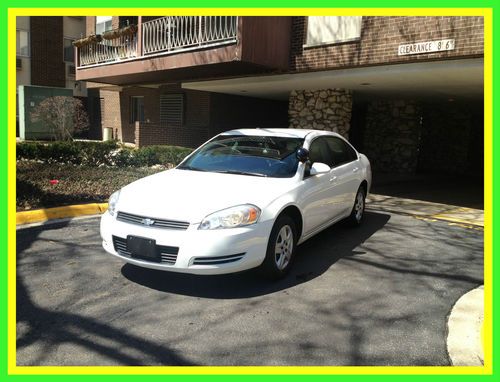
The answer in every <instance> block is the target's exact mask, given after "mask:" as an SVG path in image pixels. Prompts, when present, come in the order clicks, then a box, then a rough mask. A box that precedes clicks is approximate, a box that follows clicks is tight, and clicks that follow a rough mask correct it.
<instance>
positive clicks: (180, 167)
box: [177, 165, 207, 171]
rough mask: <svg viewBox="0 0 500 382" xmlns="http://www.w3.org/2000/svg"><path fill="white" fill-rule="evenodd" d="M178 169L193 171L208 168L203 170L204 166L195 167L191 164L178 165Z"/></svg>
mask: <svg viewBox="0 0 500 382" xmlns="http://www.w3.org/2000/svg"><path fill="white" fill-rule="evenodd" d="M177 169H178V170H191V171H207V170H203V169H202V168H198V167H193V166H190V165H184V166H179V167H177Z"/></svg>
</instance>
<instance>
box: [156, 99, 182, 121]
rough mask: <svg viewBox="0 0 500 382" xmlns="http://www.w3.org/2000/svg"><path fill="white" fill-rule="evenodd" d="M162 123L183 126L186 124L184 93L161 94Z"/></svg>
mask: <svg viewBox="0 0 500 382" xmlns="http://www.w3.org/2000/svg"><path fill="white" fill-rule="evenodd" d="M160 124H161V125H164V126H165V125H166V126H182V125H183V124H184V94H162V95H161V96H160Z"/></svg>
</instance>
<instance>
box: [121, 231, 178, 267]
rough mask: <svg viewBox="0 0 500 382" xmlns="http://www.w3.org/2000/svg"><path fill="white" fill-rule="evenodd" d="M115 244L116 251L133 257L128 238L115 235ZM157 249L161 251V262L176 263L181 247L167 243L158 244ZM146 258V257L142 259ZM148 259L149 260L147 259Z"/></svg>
mask: <svg viewBox="0 0 500 382" xmlns="http://www.w3.org/2000/svg"><path fill="white" fill-rule="evenodd" d="M113 246H114V248H115V251H116V252H117V253H118V254H119V255H121V256H125V257H132V253H131V252H130V251H129V250H128V248H127V239H124V238H121V237H118V236H113ZM156 250H157V251H158V252H159V253H160V256H161V261H160V262H161V263H162V264H169V265H174V264H175V262H176V261H177V254H178V253H179V247H170V246H167V245H157V246H156ZM141 260H145V259H141ZM145 261H148V260H145Z"/></svg>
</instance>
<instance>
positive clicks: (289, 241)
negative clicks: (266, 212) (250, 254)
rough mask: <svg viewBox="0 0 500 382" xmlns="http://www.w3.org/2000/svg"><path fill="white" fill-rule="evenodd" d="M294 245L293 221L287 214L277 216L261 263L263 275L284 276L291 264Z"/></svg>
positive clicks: (274, 277) (295, 236) (269, 277)
mask: <svg viewBox="0 0 500 382" xmlns="http://www.w3.org/2000/svg"><path fill="white" fill-rule="evenodd" d="M296 246H297V229H296V226H295V222H294V221H293V219H292V218H291V217H289V216H287V215H284V216H280V217H278V219H277V220H276V222H275V223H274V226H273V229H272V230H271V234H270V235H269V242H268V244H267V251H266V258H265V259H264V262H263V263H262V265H261V273H262V274H263V276H265V277H266V278H268V279H271V280H278V279H281V278H283V277H285V276H286V275H287V273H288V272H289V271H290V268H291V266H292V263H293V260H294V255H295V248H296Z"/></svg>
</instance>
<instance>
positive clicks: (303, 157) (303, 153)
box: [295, 147, 309, 163]
mask: <svg viewBox="0 0 500 382" xmlns="http://www.w3.org/2000/svg"><path fill="white" fill-rule="evenodd" d="M295 155H296V156H297V159H298V160H299V162H302V163H305V162H307V161H308V160H309V150H308V149H305V148H303V147H299V148H298V149H297V152H296V153H295Z"/></svg>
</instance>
